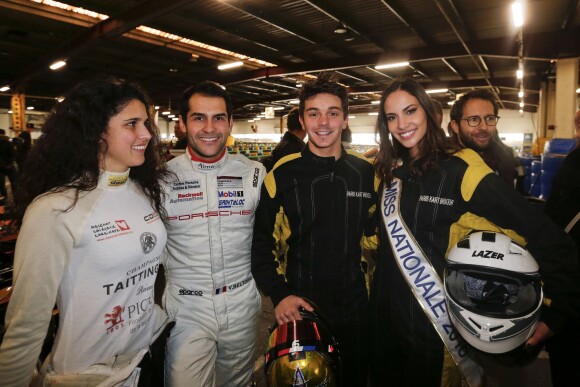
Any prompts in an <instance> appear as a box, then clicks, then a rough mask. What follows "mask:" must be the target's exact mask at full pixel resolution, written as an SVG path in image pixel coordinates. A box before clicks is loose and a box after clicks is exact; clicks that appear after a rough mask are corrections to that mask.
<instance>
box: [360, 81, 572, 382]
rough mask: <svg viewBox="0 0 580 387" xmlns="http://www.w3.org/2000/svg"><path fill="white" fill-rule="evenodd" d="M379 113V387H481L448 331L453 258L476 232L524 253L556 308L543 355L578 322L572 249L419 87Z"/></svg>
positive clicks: (403, 84)
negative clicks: (457, 138)
mask: <svg viewBox="0 0 580 387" xmlns="http://www.w3.org/2000/svg"><path fill="white" fill-rule="evenodd" d="M379 106H380V110H379V117H378V119H377V128H376V132H377V134H378V135H379V136H380V151H379V154H378V156H377V158H376V165H375V167H376V170H377V173H378V174H379V176H380V177H381V178H382V181H383V190H382V194H381V196H380V203H379V204H380V206H381V211H379V213H380V217H381V220H380V243H379V258H378V260H377V267H376V271H375V275H374V279H373V283H372V288H371V345H372V346H373V349H372V351H371V377H372V380H373V383H374V385H377V386H382V385H385V383H389V384H390V385H396V386H459V385H461V383H462V380H464V381H466V382H467V384H469V385H471V386H477V385H481V383H482V374H481V369H480V367H479V366H478V364H477V363H476V362H475V361H473V359H472V358H471V355H469V354H468V352H466V351H465V350H464V349H465V347H464V346H463V345H461V343H460V342H459V341H457V338H456V336H455V335H454V334H451V333H450V329H449V323H448V319H447V316H446V313H447V312H446V307H445V303H444V296H443V293H444V292H443V289H442V280H441V279H442V278H443V277H442V274H443V269H444V267H445V263H446V258H445V257H446V254H447V252H448V251H449V249H450V248H451V247H452V246H454V245H455V243H457V242H458V241H459V240H461V239H463V238H464V237H465V236H466V235H468V234H469V233H470V232H472V231H474V230H488V231H497V232H502V233H504V234H507V235H509V236H510V237H511V238H512V239H514V240H516V241H517V242H518V243H520V244H522V245H524V246H526V248H527V249H528V250H529V251H530V252H531V253H532V255H533V256H534V257H535V258H536V260H537V261H538V263H539V265H540V272H541V274H542V276H543V280H544V294H545V296H546V298H548V299H550V300H551V304H550V306H549V307H546V306H545V307H544V309H543V311H542V317H541V321H540V323H539V324H538V327H537V329H536V331H535V333H534V335H533V336H532V337H531V338H530V339H529V340H528V342H527V344H528V345H531V346H535V345H539V344H540V343H541V342H542V341H543V340H544V339H545V338H547V337H548V336H549V335H552V334H553V333H554V332H557V331H558V329H559V328H561V327H562V326H563V325H564V323H565V321H566V320H567V319H568V318H569V317H570V316H571V315H573V314H574V313H576V311H575V310H577V307H578V305H577V304H578V300H579V299H580V297H579V294H580V289H579V284H580V281H578V279H577V278H575V277H574V276H573V275H572V274H570V273H572V272H573V271H574V270H575V269H576V267H577V266H578V262H576V260H575V250H574V246H573V244H572V242H571V241H570V240H569V238H567V236H566V235H565V234H564V233H563V232H562V231H561V230H559V229H558V227H556V226H555V225H554V224H553V223H552V222H551V221H549V220H548V219H547V218H546V217H545V216H543V215H542V214H541V213H540V212H539V211H538V210H536V209H535V208H532V207H531V206H530V205H528V204H527V202H526V201H525V200H524V199H523V198H522V197H521V196H520V195H519V194H517V193H516V192H515V191H514V190H513V189H511V188H510V187H508V186H507V185H505V183H503V182H502V181H501V180H500V178H498V177H497V176H496V175H494V174H493V173H492V171H491V169H489V168H488V167H487V166H486V164H485V163H484V162H483V160H482V159H481V158H480V157H479V156H478V155H477V154H476V153H475V152H474V151H472V150H470V149H462V150H460V149H457V148H454V145H452V144H450V143H449V142H448V141H447V140H446V137H445V134H444V132H443V130H442V129H441V128H440V127H439V125H438V124H437V122H436V115H435V110H434V107H433V103H432V101H431V100H430V98H429V96H428V95H427V93H426V92H425V90H424V89H423V88H422V86H421V85H419V84H418V83H417V82H415V81H413V80H394V81H392V82H391V84H389V86H387V88H386V90H385V91H384V92H383V94H382V97H381V103H380V105H379ZM389 134H390V135H391V136H392V141H390V140H389ZM411 258H412V259H411ZM411 289H413V290H411ZM446 321H447V323H445V322H446ZM447 348H449V349H450V350H448V349H447ZM469 352H471V353H473V351H469ZM456 364H459V365H458V366H457V365H456Z"/></svg>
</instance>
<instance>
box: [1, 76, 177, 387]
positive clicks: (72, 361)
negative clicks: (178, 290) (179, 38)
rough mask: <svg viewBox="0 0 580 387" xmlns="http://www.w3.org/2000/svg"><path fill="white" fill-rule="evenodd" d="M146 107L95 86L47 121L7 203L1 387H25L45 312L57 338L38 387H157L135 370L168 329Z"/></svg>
mask: <svg viewBox="0 0 580 387" xmlns="http://www.w3.org/2000/svg"><path fill="white" fill-rule="evenodd" d="M149 107H150V105H149V100H148V98H147V96H146V94H145V92H144V91H143V90H142V89H141V88H140V87H139V86H137V85H136V84H133V83H130V82H127V81H123V80H118V79H113V78H111V79H109V78H107V79H98V80H92V81H86V82H83V83H80V84H78V85H77V86H75V87H74V88H73V89H72V90H70V91H69V92H68V93H67V95H66V98H65V99H64V100H63V101H62V102H59V103H57V105H56V107H55V109H54V111H53V113H51V115H50V116H49V117H48V119H47V120H46V123H45V124H44V126H43V129H42V135H41V136H40V138H39V139H38V140H37V142H36V144H35V146H34V148H33V149H32V150H31V152H30V154H29V156H28V159H27V161H26V163H25V165H24V168H23V169H22V171H21V176H20V179H19V185H18V186H17V189H16V192H15V195H14V220H13V225H14V226H15V227H17V228H19V229H20V231H19V234H18V241H17V244H16V251H15V257H14V290H13V293H12V296H11V299H10V303H9V305H8V310H7V313H6V331H5V335H4V339H3V341H2V345H1V346H0V381H1V382H0V383H2V385H5V386H11V387H18V386H22V387H27V386H28V385H29V384H30V381H31V378H32V377H33V373H34V372H35V366H36V364H37V361H38V357H39V353H40V351H41V347H42V345H43V342H44V340H45V336H46V332H47V328H48V325H49V322H50V320H51V317H52V313H53V308H54V306H55V302H56V306H57V308H58V314H59V326H58V333H57V335H56V341H55V342H54V346H53V348H52V352H51V353H50V355H49V356H48V358H47V359H46V361H45V362H44V365H43V367H42V369H41V372H40V381H38V383H39V384H38V385H62V384H66V385H83V386H84V385H86V386H89V385H91V386H92V385H97V384H99V385H106V386H113V385H121V384H123V383H124V382H127V383H129V382H128V381H131V383H132V384H129V385H131V386H133V385H135V386H136V385H137V382H136V380H138V383H139V386H145V385H155V382H154V381H152V380H151V378H152V376H151V375H148V374H149V373H150V372H152V371H153V370H152V369H151V368H150V367H148V366H143V364H145V363H147V362H148V361H150V360H151V359H150V358H149V347H150V345H151V344H152V342H153V340H154V338H155V337H156V336H157V335H158V334H160V333H161V332H162V328H163V326H164V324H165V323H166V322H167V316H166V315H165V313H164V312H163V311H162V310H161V308H160V307H159V306H157V305H155V304H154V302H153V299H154V294H153V286H154V282H155V278H156V274H157V269H158V266H159V263H160V259H161V253H162V252H163V249H164V247H165V240H166V232H165V226H164V225H163V222H162V220H161V217H160V213H162V212H163V208H162V199H161V186H160V183H159V181H160V179H161V178H163V177H164V176H165V175H166V172H165V170H164V169H163V166H162V164H161V163H160V160H159V153H158V149H157V146H158V145H159V139H158V137H157V134H156V128H155V127H154V126H153V125H154V124H153V119H152V117H151V115H150V109H149ZM140 364H141V366H140ZM61 383H62V384H61Z"/></svg>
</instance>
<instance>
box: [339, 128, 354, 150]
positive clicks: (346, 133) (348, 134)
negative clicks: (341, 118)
mask: <svg viewBox="0 0 580 387" xmlns="http://www.w3.org/2000/svg"><path fill="white" fill-rule="evenodd" d="M340 143H341V144H342V146H343V147H344V149H352V131H351V130H350V128H349V127H348V125H347V126H346V128H344V130H343V131H342V133H341V134H340Z"/></svg>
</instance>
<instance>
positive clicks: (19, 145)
mask: <svg viewBox="0 0 580 387" xmlns="http://www.w3.org/2000/svg"><path fill="white" fill-rule="evenodd" d="M31 125H32V124H31ZM33 127H34V126H33ZM12 142H14V144H15V147H16V158H15V160H16V165H17V166H18V170H19V171H20V170H22V167H23V165H24V161H25V160H26V158H27V157H28V152H30V149H31V148H32V137H31V135H30V132H28V131H26V130H23V131H22V132H20V133H19V134H18V137H14V138H13V139H12Z"/></svg>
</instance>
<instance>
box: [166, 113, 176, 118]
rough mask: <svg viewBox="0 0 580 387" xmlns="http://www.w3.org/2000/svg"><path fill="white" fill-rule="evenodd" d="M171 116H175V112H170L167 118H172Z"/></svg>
mask: <svg viewBox="0 0 580 387" xmlns="http://www.w3.org/2000/svg"><path fill="white" fill-rule="evenodd" d="M173 117H175V114H170V115H168V116H167V118H173Z"/></svg>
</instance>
